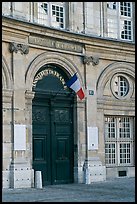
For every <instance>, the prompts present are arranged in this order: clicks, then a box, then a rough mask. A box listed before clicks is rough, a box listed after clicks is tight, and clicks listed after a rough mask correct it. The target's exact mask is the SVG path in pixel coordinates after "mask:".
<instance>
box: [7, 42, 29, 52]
mask: <svg viewBox="0 0 137 204" xmlns="http://www.w3.org/2000/svg"><path fill="white" fill-rule="evenodd" d="M9 50H10V52H15V53H17V52H18V51H20V52H21V54H22V55H23V54H28V53H29V46H28V45H23V44H18V43H14V42H11V43H10V45H9Z"/></svg>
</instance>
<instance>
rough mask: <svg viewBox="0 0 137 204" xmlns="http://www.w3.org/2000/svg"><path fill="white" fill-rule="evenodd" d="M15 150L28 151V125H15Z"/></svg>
mask: <svg viewBox="0 0 137 204" xmlns="http://www.w3.org/2000/svg"><path fill="white" fill-rule="evenodd" d="M14 150H26V125H19V124H16V125H14Z"/></svg>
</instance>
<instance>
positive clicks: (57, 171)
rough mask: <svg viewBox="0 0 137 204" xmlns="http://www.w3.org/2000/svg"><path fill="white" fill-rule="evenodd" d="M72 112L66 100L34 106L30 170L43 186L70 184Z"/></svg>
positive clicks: (36, 103) (42, 102) (35, 102)
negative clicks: (37, 172) (37, 176)
mask: <svg viewBox="0 0 137 204" xmlns="http://www.w3.org/2000/svg"><path fill="white" fill-rule="evenodd" d="M72 120H73V109H72V107H71V105H70V102H67V100H56V102H54V101H52V100H51V99H50V98H49V100H47V99H46V100H45V99H41V100H40V99H39V100H34V103H33V152H34V153H33V168H34V169H35V170H39V171H42V179H43V185H46V184H61V183H71V182H73V122H72Z"/></svg>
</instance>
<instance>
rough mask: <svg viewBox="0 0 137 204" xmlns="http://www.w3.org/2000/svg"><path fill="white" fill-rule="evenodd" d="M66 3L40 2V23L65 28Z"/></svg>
mask: <svg viewBox="0 0 137 204" xmlns="http://www.w3.org/2000/svg"><path fill="white" fill-rule="evenodd" d="M64 3H65V2H38V4H37V5H38V23H40V24H43V25H46V26H52V27H56V28H65V23H64V22H65V4H64Z"/></svg>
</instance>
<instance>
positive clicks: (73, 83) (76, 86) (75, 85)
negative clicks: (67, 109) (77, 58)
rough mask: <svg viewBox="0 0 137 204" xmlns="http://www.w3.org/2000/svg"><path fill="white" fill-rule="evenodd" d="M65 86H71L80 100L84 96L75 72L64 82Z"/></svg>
mask: <svg viewBox="0 0 137 204" xmlns="http://www.w3.org/2000/svg"><path fill="white" fill-rule="evenodd" d="M66 85H67V87H69V88H71V89H72V90H73V91H75V93H76V94H77V95H78V97H79V98H80V99H81V100H82V99H83V98H84V97H85V94H84V92H83V89H82V87H81V85H80V81H79V79H78V77H77V75H76V73H75V74H74V75H73V76H72V77H71V78H70V79H69V80H68V81H67V82H66Z"/></svg>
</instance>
